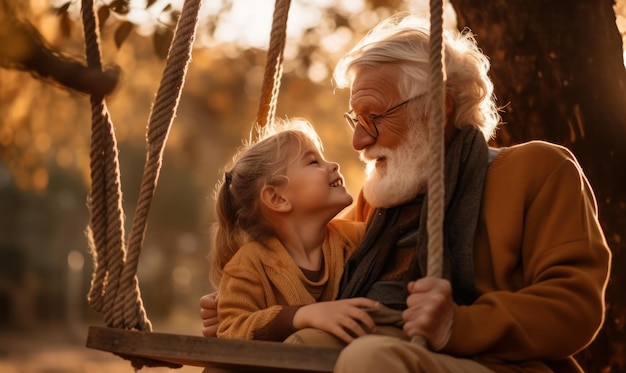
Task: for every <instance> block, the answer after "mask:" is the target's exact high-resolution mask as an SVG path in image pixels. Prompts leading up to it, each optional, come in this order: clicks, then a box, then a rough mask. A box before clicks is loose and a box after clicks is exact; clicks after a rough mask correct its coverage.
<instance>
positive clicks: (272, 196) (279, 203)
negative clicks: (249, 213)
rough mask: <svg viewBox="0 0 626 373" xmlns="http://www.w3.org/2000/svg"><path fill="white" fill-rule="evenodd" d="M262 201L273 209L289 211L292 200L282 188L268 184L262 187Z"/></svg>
mask: <svg viewBox="0 0 626 373" xmlns="http://www.w3.org/2000/svg"><path fill="white" fill-rule="evenodd" d="M261 203H262V204H263V205H264V206H265V207H266V208H268V209H270V210H271V211H275V212H289V211H291V208H292V206H291V202H289V200H288V199H287V198H286V197H285V196H284V195H283V194H282V188H277V187H275V186H273V185H266V186H264V187H263V189H261Z"/></svg>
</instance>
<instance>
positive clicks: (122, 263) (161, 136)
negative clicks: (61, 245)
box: [82, 0, 201, 331]
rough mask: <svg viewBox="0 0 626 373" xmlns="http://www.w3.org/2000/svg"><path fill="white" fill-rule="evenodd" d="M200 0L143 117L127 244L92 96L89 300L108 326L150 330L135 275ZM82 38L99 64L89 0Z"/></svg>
mask: <svg viewBox="0 0 626 373" xmlns="http://www.w3.org/2000/svg"><path fill="white" fill-rule="evenodd" d="M200 5H201V0H186V1H185V4H184V6H183V10H182V14H181V16H180V18H179V23H178V26H177V28H176V33H175V35H174V39H173V41H172V46H171V49H170V51H169V55H168V59H167V62H166V66H165V69H164V72H163V77H162V80H161V83H160V85H159V90H158V92H157V95H156V98H155V104H154V106H153V108H152V112H151V115H150V120H149V123H148V129H147V135H146V138H147V139H146V141H147V145H148V154H147V159H146V163H145V165H144V175H143V179H142V185H141V190H140V196H139V200H138V202H137V206H136V210H135V217H134V220H133V226H132V229H131V234H130V238H129V245H128V249H127V250H126V248H125V245H124V230H123V217H124V212H123V209H122V203H121V200H122V198H121V188H120V178H119V161H118V154H117V144H116V140H115V133H114V131H113V125H112V123H111V120H110V117H109V115H108V112H107V110H106V105H105V102H104V98H103V97H93V96H92V99H91V102H92V122H93V130H92V133H93V135H92V151H91V159H92V161H91V166H92V191H91V196H90V210H91V221H90V228H89V229H90V246H91V248H92V252H93V254H94V257H95V262H96V264H95V268H94V276H93V278H92V284H91V290H90V293H89V296H88V298H89V302H90V305H91V306H92V308H94V309H95V310H96V311H98V312H101V313H103V314H104V318H105V323H106V324H107V325H108V326H113V327H117V328H127V329H139V330H144V331H151V330H152V325H151V324H150V321H149V320H148V318H147V316H146V312H145V309H144V307H143V302H142V300H141V294H140V290H139V283H138V279H137V276H136V273H137V265H138V262H139V253H140V250H141V246H142V245H143V240H144V237H145V231H146V223H147V216H148V212H149V210H150V203H151V201H152V197H153V196H154V193H155V190H156V185H157V180H158V177H159V171H160V168H161V164H162V159H163V150H164V147H165V142H166V141H167V136H168V134H169V131H170V128H171V124H172V122H173V118H174V116H175V114H176V109H177V107H178V103H179V100H180V95H181V91H182V87H183V85H184V81H185V75H186V72H187V66H188V64H189V62H190V61H191V50H192V47H193V41H194V40H195V32H196V26H197V24H198V13H199V10H200ZM82 14H83V23H84V26H85V27H84V28H85V44H86V54H87V59H88V63H89V65H90V66H95V67H99V68H101V62H100V60H101V57H100V46H99V41H98V34H97V20H96V18H95V12H94V6H93V0H83V3H82Z"/></svg>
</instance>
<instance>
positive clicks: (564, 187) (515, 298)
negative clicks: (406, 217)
mask: <svg viewBox="0 0 626 373" xmlns="http://www.w3.org/2000/svg"><path fill="white" fill-rule="evenodd" d="M371 210H372V209H371V207H370V206H368V205H367V202H366V201H365V200H364V199H363V196H362V195H360V196H359V198H358V200H357V205H356V206H355V208H354V210H353V211H351V213H350V214H349V215H348V216H347V217H348V218H353V219H356V220H360V221H365V220H366V219H367V216H368V214H369V213H370V212H371ZM610 259H611V254H610V250H609V248H608V246H607V243H606V241H605V239H604V235H603V233H602V229H601V227H600V224H599V222H598V215H597V205H596V201H595V197H594V195H593V192H592V190H591V187H590V186H589V184H588V182H587V180H586V178H585V176H584V174H583V172H582V170H581V168H580V166H579V164H578V163H577V161H576V159H575V158H574V156H573V155H572V154H571V153H570V152H569V151H568V150H567V149H566V148H563V147H560V146H557V145H553V144H549V143H545V142H540V141H533V142H529V143H526V144H522V145H517V146H513V147H509V148H504V149H502V150H501V152H500V153H499V154H498V155H497V156H496V158H495V159H494V160H493V162H492V163H491V165H490V166H489V169H488V171H487V176H486V179H485V185H484V193H483V201H482V207H481V212H480V217H479V221H478V227H477V232H476V236H475V247H474V271H475V282H476V286H477V289H478V290H479V291H480V293H481V294H482V295H481V296H480V297H479V298H478V299H477V300H476V302H475V303H474V304H472V305H470V306H460V307H458V308H457V310H456V313H455V319H454V326H453V330H452V336H451V338H450V341H449V342H448V344H447V345H446V346H445V347H444V349H443V350H442V352H444V353H448V354H450V355H455V356H462V357H472V358H476V360H478V361H480V362H481V363H483V364H485V365H488V366H490V367H491V368H492V369H494V370H495V371H497V372H508V371H513V370H512V369H511V368H512V367H511V366H508V367H507V366H504V365H500V364H502V363H504V364H506V363H515V362H520V361H529V362H528V363H527V364H525V366H524V367H525V368H524V371H525V372H545V371H548V370H546V367H545V366H544V365H543V364H541V363H538V362H539V361H543V362H545V363H546V364H548V365H550V366H551V367H552V368H553V369H555V371H561V372H571V371H576V369H574V366H573V364H575V363H574V362H573V359H572V358H571V356H572V355H573V354H575V353H576V352H577V351H579V350H581V349H583V348H584V347H585V346H587V345H588V344H589V343H590V342H591V340H592V339H593V338H594V336H595V335H596V333H597V332H598V330H599V328H600V327H601V325H602V322H603V320H604V292H605V288H606V284H607V280H608V274H609V268H610ZM563 359H566V361H563ZM559 360H560V361H559ZM530 361H534V363H533V362H530ZM537 363H538V364H537ZM517 368H520V366H519V365H518V366H517Z"/></svg>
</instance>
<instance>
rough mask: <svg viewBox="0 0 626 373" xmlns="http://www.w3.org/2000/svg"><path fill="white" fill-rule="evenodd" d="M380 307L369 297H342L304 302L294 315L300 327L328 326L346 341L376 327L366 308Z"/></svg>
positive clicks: (316, 327) (350, 340)
mask: <svg viewBox="0 0 626 373" xmlns="http://www.w3.org/2000/svg"><path fill="white" fill-rule="evenodd" d="M378 307H380V303H378V302H376V301H373V300H371V299H368V298H351V299H341V300H335V301H328V302H319V303H313V304H309V305H306V306H302V307H300V308H299V309H298V311H296V313H295V315H294V316H293V326H294V327H295V328H296V329H298V330H299V329H304V328H315V329H320V330H324V331H326V332H328V333H330V334H332V335H334V336H336V337H337V338H339V339H341V340H342V341H344V342H346V343H350V342H352V341H353V340H354V338H356V337H360V336H363V335H365V334H367V333H368V332H372V331H374V329H375V328H376V324H375V323H374V321H373V320H372V318H371V317H370V315H368V314H367V312H366V310H365V309H373V308H378Z"/></svg>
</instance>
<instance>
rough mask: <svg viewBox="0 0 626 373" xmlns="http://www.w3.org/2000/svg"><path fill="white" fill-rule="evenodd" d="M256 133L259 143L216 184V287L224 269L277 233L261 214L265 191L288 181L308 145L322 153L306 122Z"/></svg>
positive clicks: (249, 146) (243, 151)
mask: <svg viewBox="0 0 626 373" xmlns="http://www.w3.org/2000/svg"><path fill="white" fill-rule="evenodd" d="M257 130H258V132H259V140H257V141H256V142H250V141H249V142H247V143H244V145H243V146H242V147H241V148H240V149H239V151H238V152H237V154H236V155H235V156H234V157H233V160H232V161H231V162H230V164H229V165H227V167H226V170H225V172H224V178H223V179H222V180H220V181H219V182H218V183H217V185H216V191H215V210H216V214H217V224H216V230H215V237H214V246H213V249H212V250H211V255H210V257H211V272H210V279H211V283H212V284H213V286H215V287H217V286H218V285H219V281H220V279H221V277H222V273H223V270H224V266H225V265H226V263H228V261H230V259H231V258H232V257H233V256H234V255H235V253H236V252H237V251H238V250H239V248H240V247H241V246H243V245H244V244H246V243H247V242H249V241H261V242H262V241H264V240H265V239H267V238H268V237H270V236H271V235H272V234H273V232H272V231H271V228H270V227H269V226H268V225H267V224H264V223H265V222H264V220H263V217H262V214H261V205H260V195H261V190H262V189H263V187H264V186H266V185H272V186H279V185H284V184H286V183H288V182H289V180H288V179H287V177H286V176H285V173H286V170H287V166H288V165H289V163H290V162H291V161H293V160H295V159H296V158H297V156H298V155H299V154H300V151H301V149H302V148H303V144H305V143H307V142H308V143H313V145H314V146H315V147H316V148H317V149H318V150H319V151H320V152H321V151H322V144H321V141H320V139H319V137H318V135H317V133H316V132H315V130H314V129H313V127H312V126H311V124H310V123H308V122H307V121H305V120H302V119H292V120H287V121H280V122H276V123H273V124H268V125H266V126H265V127H263V128H260V129H257Z"/></svg>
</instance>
